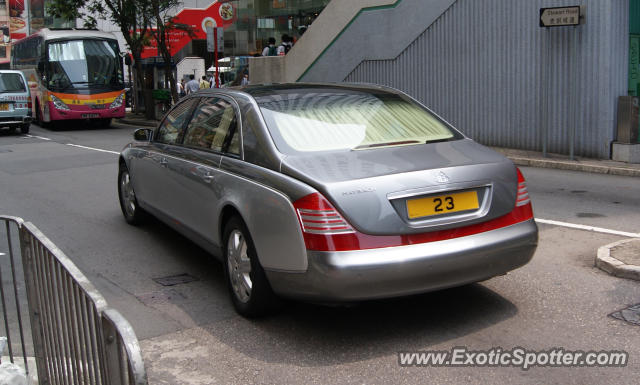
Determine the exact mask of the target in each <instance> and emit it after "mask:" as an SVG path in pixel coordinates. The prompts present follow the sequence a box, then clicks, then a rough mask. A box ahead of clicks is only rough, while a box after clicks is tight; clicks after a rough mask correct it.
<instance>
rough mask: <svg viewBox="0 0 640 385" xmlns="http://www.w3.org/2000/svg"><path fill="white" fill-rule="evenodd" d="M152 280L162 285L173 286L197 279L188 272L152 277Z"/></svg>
mask: <svg viewBox="0 0 640 385" xmlns="http://www.w3.org/2000/svg"><path fill="white" fill-rule="evenodd" d="M153 280H154V281H156V282H157V283H159V284H161V285H162V286H174V285H180V284H183V283H189V282H194V281H198V280H199V279H198V278H196V277H194V276H193V275H190V274H178V275H170V276H168V277H160V278H153Z"/></svg>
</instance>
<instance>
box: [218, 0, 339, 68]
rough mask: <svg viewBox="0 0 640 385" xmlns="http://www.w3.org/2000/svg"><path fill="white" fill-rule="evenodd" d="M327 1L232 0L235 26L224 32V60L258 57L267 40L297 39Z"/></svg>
mask: <svg viewBox="0 0 640 385" xmlns="http://www.w3.org/2000/svg"><path fill="white" fill-rule="evenodd" d="M329 1H330V0H231V1H230V3H232V4H233V5H234V8H235V9H236V12H237V19H236V22H235V23H233V24H232V25H231V26H229V27H228V28H225V31H224V40H225V46H224V54H225V56H253V55H256V54H260V53H261V52H262V49H263V48H264V47H265V46H266V45H267V42H268V40H269V38H270V37H273V38H275V39H276V45H279V44H280V43H281V38H282V35H284V34H286V35H289V36H291V37H292V38H293V40H294V42H295V41H296V40H297V39H299V38H300V36H301V35H302V34H303V33H304V31H305V30H306V28H307V27H308V26H309V25H310V24H311V23H312V22H313V21H314V20H315V18H316V17H317V16H318V15H319V14H320V12H321V11H322V10H323V9H324V7H325V6H326V5H327V4H328V3H329Z"/></svg>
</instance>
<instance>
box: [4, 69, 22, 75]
mask: <svg viewBox="0 0 640 385" xmlns="http://www.w3.org/2000/svg"><path fill="white" fill-rule="evenodd" d="M0 74H20V75H23V73H22V71H18V70H0Z"/></svg>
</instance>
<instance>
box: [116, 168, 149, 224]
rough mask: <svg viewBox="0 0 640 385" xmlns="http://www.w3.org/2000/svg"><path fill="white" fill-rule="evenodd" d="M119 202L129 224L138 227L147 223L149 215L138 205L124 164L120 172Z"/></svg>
mask: <svg viewBox="0 0 640 385" xmlns="http://www.w3.org/2000/svg"><path fill="white" fill-rule="evenodd" d="M118 200H119V201H120V209H121V210H122V215H124V219H125V220H126V221H127V223H129V224H130V225H134V226H137V225H140V224H142V223H143V222H144V221H145V219H146V218H147V213H146V211H144V209H142V207H140V205H138V200H137V198H136V194H135V192H134V191H133V184H132V183H131V176H130V174H129V170H128V169H127V166H125V165H124V164H120V168H119V170H118Z"/></svg>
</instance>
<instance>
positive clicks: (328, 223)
mask: <svg viewBox="0 0 640 385" xmlns="http://www.w3.org/2000/svg"><path fill="white" fill-rule="evenodd" d="M293 206H294V207H295V208H296V211H297V212H298V218H300V223H301V224H302V231H304V232H305V233H311V234H328V235H331V234H345V233H353V232H354V231H353V228H351V226H350V225H349V224H348V223H347V221H346V220H344V218H342V216H341V215H340V213H339V212H338V211H337V210H336V209H335V208H333V206H332V205H331V203H329V201H327V200H326V199H325V197H323V196H322V195H320V194H319V193H313V194H309V195H307V196H305V197H303V198H300V199H298V200H297V201H295V202H294V204H293Z"/></svg>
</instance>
